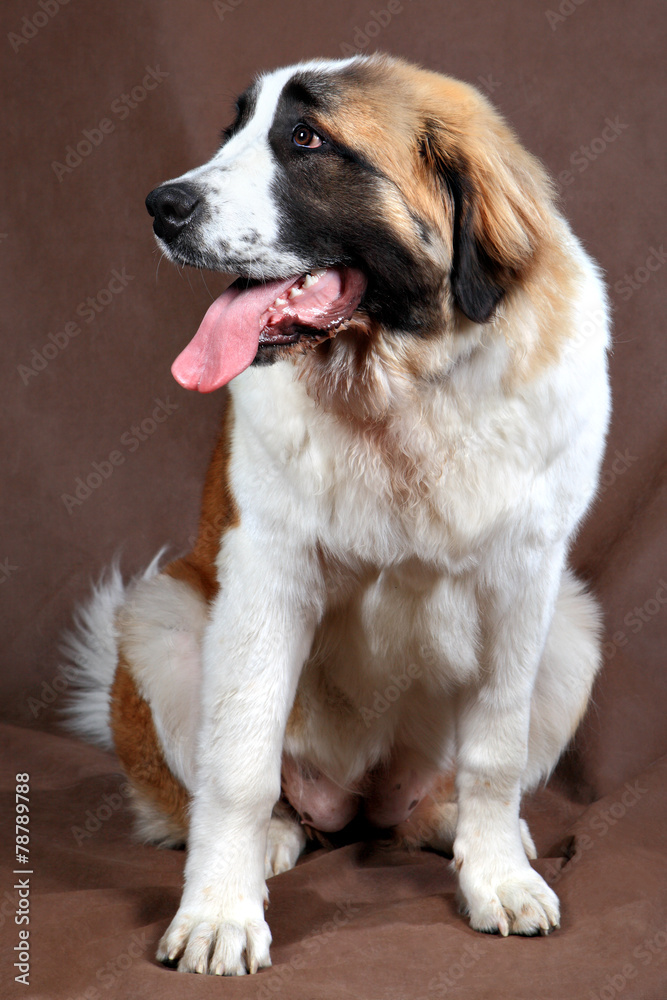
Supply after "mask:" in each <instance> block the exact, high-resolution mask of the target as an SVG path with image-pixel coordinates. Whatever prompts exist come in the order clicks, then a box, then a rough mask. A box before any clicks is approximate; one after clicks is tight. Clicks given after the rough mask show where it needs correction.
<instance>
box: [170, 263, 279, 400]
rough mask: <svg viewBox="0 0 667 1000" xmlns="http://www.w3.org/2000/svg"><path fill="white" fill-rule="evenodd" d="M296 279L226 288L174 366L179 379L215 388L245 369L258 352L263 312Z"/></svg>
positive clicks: (203, 389) (193, 385)
mask: <svg viewBox="0 0 667 1000" xmlns="http://www.w3.org/2000/svg"><path fill="white" fill-rule="evenodd" d="M296 280H297V276H295V277H292V278H288V279H286V280H282V281H270V282H268V283H267V284H265V285H255V286H254V287H253V288H248V289H243V290H242V289H239V288H236V287H234V286H232V287H231V288H228V289H227V291H226V292H223V293H222V295H221V296H220V297H219V298H217V299H216V300H215V302H214V303H213V305H212V306H211V307H210V309H209V310H208V312H207V313H206V315H205V316H204V318H203V320H202V322H201V326H200V327H199V329H198V330H197V332H196V334H195V335H194V337H193V338H192V340H191V341H190V343H189V344H188V346H187V347H186V348H185V350H184V351H182V352H181V353H180V354H179V356H178V357H177V358H176V360H175V361H174V363H173V365H172V366H171V374H172V375H173V376H174V378H175V379H176V381H177V382H178V383H179V384H180V385H182V386H183V388H184V389H198V390H199V392H213V390H214V389H219V388H220V386H222V385H226V384H227V383H228V382H231V380H232V379H233V378H235V377H236V376H237V375H240V374H241V372H242V371H245V369H246V368H247V367H248V366H249V365H250V364H252V362H253V360H254V358H255V355H256V354H257V348H258V346H259V334H260V319H261V317H262V315H263V314H264V313H265V312H266V310H267V309H268V308H269V306H270V305H272V303H273V302H274V301H275V300H276V299H277V298H278V296H279V295H281V294H282V292H284V291H286V289H288V288H289V287H290V285H293V284H294V282H295V281H296Z"/></svg>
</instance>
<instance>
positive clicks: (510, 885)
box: [455, 858, 560, 937]
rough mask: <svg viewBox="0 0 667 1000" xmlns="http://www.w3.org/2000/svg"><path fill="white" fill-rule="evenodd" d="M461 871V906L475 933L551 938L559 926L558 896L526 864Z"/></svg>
mask: <svg viewBox="0 0 667 1000" xmlns="http://www.w3.org/2000/svg"><path fill="white" fill-rule="evenodd" d="M455 864H456V866H457V867H458V868H459V888H460V895H459V899H460V903H461V909H462V911H463V912H464V913H468V914H469V916H470V926H471V927H473V928H474V929H475V930H476V931H485V932H486V933H495V932H499V933H500V934H502V935H503V937H506V936H507V935H508V934H528V935H532V934H549V933H550V932H551V931H552V930H555V929H556V928H557V927H559V926H560V905H559V902H558V896H557V895H556V893H555V892H554V891H553V890H552V889H550V888H549V886H548V885H547V884H546V882H545V881H544V879H543V878H542V877H541V876H540V875H538V874H537V872H536V871H533V869H532V868H531V867H530V865H529V864H528V863H527V862H526V863H516V864H514V865H512V864H507V863H500V864H498V865H488V864H485V865H483V866H476V865H474V864H473V863H471V864H469V865H468V866H467V870H466V861H465V858H464V859H463V860H462V861H461V859H460V858H459V860H458V861H456V862H455Z"/></svg>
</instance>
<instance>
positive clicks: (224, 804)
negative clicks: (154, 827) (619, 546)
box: [158, 525, 321, 975]
mask: <svg viewBox="0 0 667 1000" xmlns="http://www.w3.org/2000/svg"><path fill="white" fill-rule="evenodd" d="M253 529H254V530H253V531H246V530H244V527H243V526H241V527H240V528H237V529H235V530H234V531H232V532H230V533H229V534H228V536H227V537H226V539H225V542H224V547H223V552H224V563H225V571H224V573H223V578H224V585H223V587H222V592H221V594H220V595H219V597H218V598H217V599H216V601H215V603H214V605H213V609H212V618H211V622H210V624H209V626H208V628H207V631H206V633H205V636H204V644H203V683H202V725H201V736H200V745H199V754H198V763H197V772H196V781H195V790H194V799H193V805H192V812H191V822H190V840H189V852H188V858H187V863H186V869H185V888H184V891H183V898H182V901H181V905H180V908H179V910H178V913H177V914H176V916H175V918H174V920H173V921H172V923H171V925H170V926H169V928H168V929H167V931H166V933H165V934H164V936H163V938H162V940H161V942H160V945H159V948H158V958H159V959H160V960H161V961H175V960H177V959H178V960H179V963H178V968H179V970H180V971H182V972H210V973H215V974H225V975H243V974H244V973H245V972H246V970H247V971H250V972H255V971H256V970H257V969H258V968H261V967H262V966H266V965H270V958H269V945H270V942H271V935H270V932H269V928H268V926H267V924H266V922H265V920H264V904H265V902H266V899H267V891H266V884H265V881H264V871H265V868H264V865H265V852H266V847H267V833H268V826H269V820H270V817H271V810H272V808H273V806H274V803H275V802H276V800H277V799H278V796H279V794H280V761H281V752H282V743H283V737H284V731H285V724H286V721H287V716H288V713H289V710H290V707H291V705H292V702H293V699H294V693H295V690H296V684H297V681H298V677H299V673H300V671H301V668H302V666H303V663H304V661H305V659H306V656H307V655H308V653H309V651H310V646H311V643H312V638H313V634H314V630H315V625H316V622H317V618H318V616H319V614H320V612H321V609H320V608H319V607H318V606H317V598H316V594H317V593H318V592H319V585H318V582H317V581H316V579H315V578H314V574H313V573H311V572H310V568H309V564H308V561H307V559H306V558H305V557H304V558H299V557H298V556H297V555H296V554H295V553H293V552H285V551H284V550H282V549H281V547H280V546H279V544H278V542H279V540H280V539H281V534H280V532H279V531H276V532H275V533H273V534H272V537H271V538H260V537H259V531H258V530H257V526H256V525H253ZM282 537H283V538H284V537H286V536H285V535H283V536H282Z"/></svg>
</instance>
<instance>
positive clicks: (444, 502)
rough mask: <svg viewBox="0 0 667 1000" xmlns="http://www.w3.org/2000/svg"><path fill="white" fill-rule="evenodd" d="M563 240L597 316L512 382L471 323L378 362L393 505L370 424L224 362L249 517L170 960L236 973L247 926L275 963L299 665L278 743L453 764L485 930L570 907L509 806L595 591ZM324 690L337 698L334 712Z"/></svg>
mask: <svg viewBox="0 0 667 1000" xmlns="http://www.w3.org/2000/svg"><path fill="white" fill-rule="evenodd" d="M571 252H572V254H573V256H574V257H575V259H576V260H577V261H578V263H579V265H580V269H581V292H580V298H579V300H578V302H577V303H576V310H577V312H578V313H579V314H580V315H581V317H582V322H583V319H584V317H585V318H587V319H586V322H587V323H588V325H587V328H586V334H585V336H583V335H582V336H581V337H575V338H574V339H573V343H572V344H571V345H566V347H565V349H564V351H563V354H562V357H561V359H560V361H559V363H558V364H555V365H552V366H550V367H548V368H547V369H546V370H545V371H544V373H543V374H542V375H541V376H539V377H537V378H534V379H533V380H532V381H529V382H527V383H525V384H524V385H523V386H522V387H521V388H520V389H519V390H517V391H516V392H514V393H512V394H508V393H507V391H506V389H505V387H504V381H503V380H504V376H505V374H506V372H507V369H508V366H509V364H510V353H509V351H508V349H507V346H506V343H505V341H504V340H503V339H500V338H498V337H497V336H496V337H494V336H493V335H489V334H488V331H482V330H481V329H478V330H477V331H476V333H475V332H474V331H473V332H472V333H471V336H472V337H475V336H476V338H477V345H478V346H477V349H476V350H472V351H470V350H469V346H464V347H462V348H461V352H462V356H463V363H461V361H460V360H459V361H457V359H456V358H451V357H450V358H449V359H448V360H446V361H445V364H444V366H443V369H444V370H443V372H441V375H444V374H446V375H447V376H448V377H447V378H446V379H444V378H443V379H441V381H440V382H439V383H438V386H439V388H438V391H433V389H432V384H427V385H426V386H423V387H416V388H414V387H413V389H412V390H411V391H408V390H407V389H406V387H405V385H404V384H403V383H402V381H401V379H400V377H399V376H397V375H396V376H393V377H392V376H391V374H389V375H388V376H387V379H388V383H387V384H388V392H389V393H390V396H393V397H394V398H398V397H400V399H401V405H400V407H399V408H397V411H396V412H397V413H398V414H399V416H397V417H396V423H395V426H394V429H393V430H394V434H395V437H396V442H395V447H396V454H400V453H402V454H406V453H407V454H409V455H412V458H413V460H414V463H415V464H416V465H417V466H418V467H419V468H420V469H422V470H423V478H422V481H421V482H420V483H418V484H412V494H411V493H410V484H409V483H406V484H404V485H405V488H406V490H407V493H406V494H405V495H404V496H403V498H402V501H401V502H400V503H398V502H397V501H396V496H395V494H394V485H393V484H392V475H393V473H394V471H395V470H394V469H393V468H392V466H391V464H390V463H387V462H386V461H383V460H382V457H381V456H380V455H379V454H378V452H377V448H376V446H375V445H374V442H373V440H372V439H370V438H364V437H363V436H360V435H359V433H358V431H356V430H355V428H354V426H353V425H351V424H346V423H345V421H342V420H340V419H339V418H337V417H335V416H333V415H332V414H331V413H327V412H326V411H325V410H323V409H322V408H320V407H319V406H318V405H317V404H316V403H315V402H314V401H313V399H311V397H310V396H309V395H308V394H307V392H306V390H305V388H304V386H303V384H302V383H301V382H299V381H296V380H295V375H294V368H293V367H292V366H291V365H290V364H289V363H283V364H276V365H274V366H273V367H271V368H269V369H260V370H254V369H249V370H248V371H246V372H245V373H243V374H242V375H241V376H239V377H238V378H237V379H235V380H234V382H233V383H232V386H231V392H232V396H233V400H234V415H235V422H234V431H233V444H232V461H231V466H230V478H231V487H232V491H233V494H234V497H235V499H236V502H237V505H238V508H239V512H240V526H239V527H238V528H236V529H235V530H233V531H230V532H229V533H228V534H227V535H226V536H225V537H224V539H223V542H222V547H221V550H220V557H219V575H220V578H221V579H222V580H224V581H225V585H224V589H223V592H222V593H221V596H220V597H219V599H218V600H217V601H216V603H215V605H214V607H213V611H212V617H211V623H210V626H209V628H208V630H207V631H206V633H205V636H204V645H203V699H202V705H203V717H202V731H201V743H200V753H199V771H198V781H197V789H196V793H195V799H194V807H193V814H192V837H191V842H190V849H189V855H188V861H187V866H186V884H185V890H184V894H183V900H182V903H181V908H180V909H179V912H178V914H177V915H176V917H175V918H174V921H173V922H172V925H171V927H170V928H169V929H168V931H167V933H166V934H165V936H164V938H163V941H162V943H161V945H160V949H159V955H160V956H161V957H165V956H167V955H173V956H178V955H182V957H181V961H180V965H179V968H182V969H186V970H188V969H189V970H191V971H192V970H195V971H197V970H199V971H201V970H205V969H208V970H210V971H216V970H217V971H219V970H220V968H222V967H223V966H224V961H222V959H221V957H220V956H221V955H223V954H225V955H227V956H228V960H229V962H230V964H229V965H228V966H224V967H225V968H226V969H227V971H239V970H240V969H242V968H244V967H245V966H244V965H243V959H242V957H241V951H242V950H243V947H246V948H247V949H248V954H249V955H250V956H251V957H250V958H249V960H248V963H247V965H248V968H250V969H252V968H255V967H257V966H261V965H262V964H265V963H268V961H269V957H268V950H267V945H268V941H269V936H268V930H267V929H266V925H265V924H264V921H263V905H262V901H263V898H264V888H263V887H264V879H263V859H264V843H265V838H266V832H265V831H266V829H267V823H268V820H269V816H270V814H271V806H272V804H273V802H274V801H275V799H276V797H277V795H278V793H279V790H280V754H281V747H282V733H283V729H284V726H285V722H286V720H287V716H288V713H289V710H290V706H291V704H292V700H293V697H294V691H295V689H296V686H297V684H299V690H300V694H301V696H302V697H303V699H304V700H305V704H306V706H307V713H306V717H307V724H306V730H305V732H302V733H301V735H300V736H298V737H292V738H291V739H290V740H288V742H287V743H286V745H285V749H286V750H287V751H288V752H289V753H292V754H294V755H297V756H298V755H300V754H301V755H303V756H305V757H306V759H310V760H313V761H314V762H315V763H317V764H319V765H320V766H321V767H322V768H323V769H324V770H325V772H326V773H327V774H328V775H329V776H330V777H331V778H333V779H334V780H335V781H338V782H340V783H341V785H344V786H346V785H347V786H349V784H350V783H352V782H353V781H354V779H355V778H358V777H359V776H360V775H362V774H363V773H365V772H366V771H367V769H368V768H369V767H370V766H372V765H373V764H374V763H376V762H377V761H378V760H379V759H381V758H382V757H383V756H386V755H387V754H388V753H389V752H390V750H391V748H392V747H395V746H396V745H403V746H407V747H412V748H416V749H418V750H419V752H420V753H422V754H423V755H424V757H425V758H426V759H427V760H428V761H430V762H431V763H433V764H435V765H437V766H438V767H440V768H442V769H443V770H444V769H446V768H448V767H449V766H451V764H452V762H454V761H455V762H456V768H457V792H458V817H457V827H456V839H455V843H454V855H455V863H456V866H457V869H458V870H459V879H460V887H461V894H462V905H463V907H464V908H465V909H466V910H467V911H468V912H469V914H470V919H471V923H472V925H473V926H474V927H475V928H477V929H479V930H494V929H496V930H499V931H500V932H501V933H502V934H507V933H509V932H513V933H534V932H535V931H539V932H542V933H547V932H548V931H549V930H550V929H552V928H553V927H554V926H557V925H558V922H559V906H558V900H557V898H556V896H555V894H554V893H553V891H552V890H551V889H550V888H549V887H548V886H547V885H546V884H545V883H544V882H543V880H542V879H541V878H540V876H539V875H538V874H537V873H536V872H535V871H534V870H533V869H532V868H531V867H530V864H529V861H528V859H527V857H526V851H527V849H528V848H527V847H526V843H530V841H529V836H528V839H527V837H526V833H525V831H522V828H521V825H520V823H519V815H518V813H519V800H520V795H521V790H522V788H524V787H531V786H533V785H534V784H535V783H537V782H538V781H539V780H541V779H542V778H544V777H546V776H547V775H548V773H549V771H550V770H551V769H552V768H553V766H554V765H555V763H556V760H557V759H558V756H559V754H560V752H561V750H562V748H563V745H564V743H565V742H566V741H567V739H568V738H569V736H570V735H571V734H572V732H573V730H574V728H575V726H576V723H577V721H578V720H579V718H580V716H581V713H582V712H583V709H584V707H585V704H586V701H587V698H588V694H589V692H590V687H591V683H592V680H593V677H594V675H595V672H596V670H597V668H598V665H599V650H598V644H597V631H598V622H597V613H596V607H595V604H594V602H592V600H591V599H590V598H588V597H587V596H586V595H585V593H584V592H583V588H582V587H581V586H580V585H579V584H577V583H576V582H574V581H573V580H572V578H571V577H570V576H569V574H567V573H566V571H565V565H564V560H565V556H566V550H567V543H568V539H569V538H570V536H571V534H572V532H573V531H574V530H575V528H576V526H577V524H578V522H579V521H580V519H581V517H582V515H583V513H584V512H585V510H586V508H587V506H588V505H589V503H590V501H591V498H592V496H593V494H594V491H595V484H596V479H597V471H598V468H599V464H600V461H601V457H602V451H603V447H604V436H605V429H606V425H607V420H608V413H609V396H608V389H607V380H606V362H605V351H606V347H607V342H608V340H607V337H608V334H607V318H606V317H607V311H606V303H605V296H604V291H603V286H602V283H601V281H600V279H599V276H598V273H597V271H596V269H595V267H594V265H592V264H591V262H590V261H589V259H588V258H587V256H586V255H585V253H584V251H583V250H582V249H581V247H580V246H579V244H577V243H576V242H575V241H571ZM591 316H593V317H595V316H597V317H598V320H597V321H595V322H592V323H590V322H588V320H589V319H590V317H591ZM502 321H503V314H502V310H501V313H500V316H499V318H498V320H497V324H498V325H500V324H502ZM438 456H441V457H442V461H441V462H438V461H437V457H438ZM424 490H426V492H427V494H428V496H429V497H430V501H431V502H429V503H424V502H423V501H422V499H421V497H422V495H423V493H424ZM311 648H312V649H314V650H315V654H314V655H313V656H312V658H310V659H309V658H308V651H309V650H310V649H311ZM318 651H319V653H318ZM306 660H307V661H308V662H307V663H306V666H305V669H303V671H302V665H303V664H304V661H306ZM406 663H418V664H419V665H420V668H421V674H420V677H419V679H418V680H417V681H416V682H415V683H414V685H413V686H412V688H411V689H410V690H409V691H408V692H407V693H406V694H405V695H404V697H403V698H402V699H401V700H400V702H399V703H397V705H396V706H395V710H392V711H387V712H386V713H385V714H384V715H382V716H381V717H380V718H379V719H378V720H377V724H376V725H374V726H373V727H371V728H367V727H365V726H364V725H363V720H362V717H361V715H360V712H359V707H360V706H363V705H364V704H368V702H369V699H370V698H371V697H372V694H373V691H374V690H376V689H378V688H380V689H381V688H382V686H383V684H386V679H387V677H388V676H391V675H392V671H396V670H399V671H400V669H401V668H402V667H404V665H405V664H406ZM299 678H301V679H300V680H299ZM331 688H334V689H335V691H336V692H340V693H342V696H343V699H344V700H346V701H347V702H348V703H349V705H350V706H351V709H350V710H349V711H348V712H347V713H345V712H343V711H340V710H337V711H336V712H332V711H331V710H330V702H329V701H328V696H327V691H328V690H330V689H331ZM529 730H530V736H528V733H529ZM250 734H252V736H251V737H250ZM231 845H235V848H236V849H233V848H232V847H231ZM529 853H530V852H529ZM240 900H242V902H240ZM198 927H199V928H201V927H205V928H206V930H205V931H204V932H202V931H198V930H197V928H198ZM230 928H233V932H232V931H231V930H230ZM209 947H211V948H212V949H213V954H214V959H212V960H210V961H209V962H207V961H206V959H205V957H204V955H205V953H206V952H207V949H208V948H209ZM226 949H227V950H226ZM237 949H240V950H237ZM230 956H231V957H230Z"/></svg>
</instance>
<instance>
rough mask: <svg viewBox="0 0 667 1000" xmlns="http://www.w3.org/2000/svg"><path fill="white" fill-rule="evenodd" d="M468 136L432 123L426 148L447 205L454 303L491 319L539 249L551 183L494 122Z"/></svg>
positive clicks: (478, 316) (479, 318) (425, 136)
mask: <svg viewBox="0 0 667 1000" xmlns="http://www.w3.org/2000/svg"><path fill="white" fill-rule="evenodd" d="M494 126H495V127H494ZM465 140H466V137H465V135H464V134H462V132H461V131H459V133H458V134H457V135H456V136H454V134H453V133H452V131H451V130H450V129H448V128H447V126H446V125H444V124H443V123H438V122H436V121H433V120H430V121H429V122H428V123H427V125H426V127H425V131H424V134H423V136H422V140H421V153H422V156H423V158H424V159H425V160H426V162H427V165H428V167H429V170H430V171H431V172H432V173H433V175H434V176H435V179H436V181H437V183H438V184H439V185H440V188H441V190H442V195H443V197H444V198H445V199H447V201H448V203H449V213H448V218H449V224H450V226H451V228H452V251H453V252H452V270H451V287H452V293H453V296H454V301H455V302H456V305H457V306H458V307H459V309H460V310H461V312H463V313H464V314H465V315H466V316H467V317H468V318H469V319H471V320H473V321H474V322H475V323H486V322H487V321H488V320H489V319H490V318H491V317H492V315H493V312H494V310H495V308H496V306H497V305H498V303H499V302H500V300H501V299H502V298H503V296H504V295H505V293H506V292H507V291H509V289H510V288H511V286H512V285H513V284H514V283H515V282H517V281H519V280H520V278H521V277H522V276H523V275H524V274H525V272H526V269H527V268H528V267H529V265H530V263H531V261H532V260H533V259H534V257H535V254H536V253H537V252H538V250H539V248H540V244H541V242H542V240H543V236H544V234H545V232H546V231H547V225H548V224H547V211H548V204H549V203H550V202H551V187H550V182H549V180H548V178H547V176H546V174H545V172H544V170H543V168H542V166H541V164H540V163H539V162H538V161H537V160H536V159H535V158H534V157H532V156H531V155H530V154H529V153H528V152H526V150H524V149H523V148H522V147H521V146H520V145H519V143H518V142H517V141H516V140H515V139H514V137H513V136H512V135H511V133H510V132H509V130H508V129H505V127H504V126H501V125H499V124H498V123H497V122H493V125H492V126H491V127H490V128H489V129H488V134H487V135H484V137H483V139H482V140H478V141H477V142H473V141H472V140H469V141H468V143H466V141H465Z"/></svg>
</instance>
